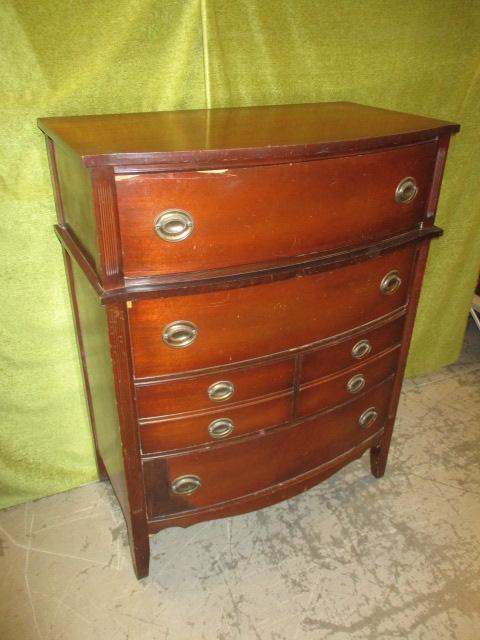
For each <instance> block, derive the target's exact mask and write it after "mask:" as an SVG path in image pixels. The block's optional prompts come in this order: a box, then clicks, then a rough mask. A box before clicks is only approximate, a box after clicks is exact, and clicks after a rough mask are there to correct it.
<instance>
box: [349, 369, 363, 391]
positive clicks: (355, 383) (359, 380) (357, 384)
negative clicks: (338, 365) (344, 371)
mask: <svg viewBox="0 0 480 640" xmlns="http://www.w3.org/2000/svg"><path fill="white" fill-rule="evenodd" d="M365 382H366V380H365V376H364V375H362V374H361V373H359V374H357V375H356V376H353V377H352V378H350V380H349V381H348V382H347V391H348V392H349V393H358V392H359V391H361V390H362V389H363V387H364V386H365Z"/></svg>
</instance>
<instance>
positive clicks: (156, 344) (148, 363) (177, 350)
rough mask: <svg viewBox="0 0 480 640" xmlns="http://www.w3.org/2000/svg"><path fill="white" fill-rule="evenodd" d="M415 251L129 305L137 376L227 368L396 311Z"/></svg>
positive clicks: (404, 293) (401, 302) (409, 248)
mask: <svg viewBox="0 0 480 640" xmlns="http://www.w3.org/2000/svg"><path fill="white" fill-rule="evenodd" d="M415 251H416V248H415V247H414V246H412V245H409V246H407V247H404V248H402V249H398V250H396V251H392V252H389V253H386V254H384V255H381V256H379V257H377V258H373V259H370V260H363V261H361V262H357V263H355V264H351V265H348V266H343V267H339V268H337V269H333V270H330V271H324V272H321V273H317V274H314V275H309V276H303V277H296V278H290V279H288V280H283V281H277V282H273V283H270V284H261V285H257V286H254V287H244V288H240V289H231V290H227V291H215V292H210V293H205V294H195V295H186V296H179V297H169V298H158V299H146V300H137V301H133V303H132V307H131V309H130V310H129V318H130V331H131V337H132V345H133V360H134V367H135V375H136V378H147V377H153V376H158V375H162V374H163V375H168V374H171V373H175V372H181V371H190V370H196V369H203V368H207V367H213V366H219V365H224V366H225V365H228V364H231V363H234V362H241V361H244V360H250V359H255V358H260V357H262V356H267V355H268V354H273V353H279V352H283V351H288V350H290V349H296V348H299V347H302V346H306V345H308V344H311V343H314V342H316V341H320V340H323V339H325V338H328V337H331V336H334V335H337V334H342V333H344V332H346V331H349V330H351V329H352V328H353V327H355V326H360V325H363V324H365V323H367V322H370V321H372V320H374V319H376V318H379V317H382V316H384V315H386V314H389V313H391V312H393V311H395V310H396V309H398V308H400V307H402V306H403V305H404V304H405V302H406V299H407V290H408V285H409V279H410V272H411V269H412V267H413V263H414V254H415Z"/></svg>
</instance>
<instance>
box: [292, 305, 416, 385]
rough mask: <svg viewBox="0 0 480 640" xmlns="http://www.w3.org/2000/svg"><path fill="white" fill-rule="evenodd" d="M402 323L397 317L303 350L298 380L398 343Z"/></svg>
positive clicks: (331, 370)
mask: <svg viewBox="0 0 480 640" xmlns="http://www.w3.org/2000/svg"><path fill="white" fill-rule="evenodd" d="M403 324H404V318H403V317H401V318H398V319H397V320H394V321H393V322H389V323H388V324H385V325H383V326H381V327H378V328H377V329H371V330H369V331H368V330H367V331H362V332H361V333H358V334H357V335H356V336H355V337H354V338H349V339H348V340H343V341H341V342H339V343H336V344H334V345H332V346H329V347H324V348H323V349H316V350H315V351H309V352H308V353H305V354H304V355H303V357H302V372H301V376H300V383H301V384H303V383H305V382H311V381H312V380H317V379H318V378H323V377H324V376H328V375H330V374H332V373H334V372H336V371H342V369H347V368H349V367H353V366H354V365H355V364H359V363H365V364H366V363H368V362H369V361H370V360H371V359H372V358H375V357H376V356H378V354H379V353H381V352H382V351H384V350H386V349H389V348H390V347H393V346H395V345H397V344H400V342H401V339H402V333H403Z"/></svg>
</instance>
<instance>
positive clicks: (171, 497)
mask: <svg viewBox="0 0 480 640" xmlns="http://www.w3.org/2000/svg"><path fill="white" fill-rule="evenodd" d="M391 388H392V383H391V382H390V381H389V382H387V383H385V384H384V385H381V386H379V387H377V388H375V389H374V390H373V391H371V392H370V393H367V394H364V395H363V396H362V397H361V398H358V400H356V401H355V402H352V403H348V404H346V405H343V406H341V407H339V408H338V409H335V410H333V411H330V412H328V413H326V414H322V415H321V416H319V417H318V418H314V419H305V420H304V421H303V422H300V423H298V424H296V425H293V426H289V427H279V428H277V429H272V431H271V432H268V433H266V434H254V435H252V436H251V437H250V438H248V439H246V440H244V441H242V442H234V441H233V440H232V441H231V442H225V443H224V445H222V446H218V447H211V448H209V449H202V450H198V451H194V452H191V453H186V454H183V455H172V456H168V457H166V458H162V459H158V458H157V459H155V458H151V459H144V460H143V473H144V480H145V489H146V498H147V510H148V517H149V518H150V519H154V518H157V517H160V516H162V515H166V514H169V513H178V512H182V511H189V510H192V509H202V508H208V507H210V506H211V505H214V504H219V503H222V502H228V501H229V500H234V499H237V498H240V497H244V496H247V495H249V494H252V493H255V492H257V491H263V490H268V489H269V488H271V487H275V486H276V485H278V484H279V483H282V482H285V481H287V480H289V479H291V478H295V477H296V476H299V475H301V474H303V473H306V472H308V471H311V470H313V469H315V468H316V467H318V466H320V465H322V464H325V463H326V462H329V461H330V460H333V459H334V458H336V457H337V456H339V455H341V454H343V453H345V452H347V451H349V450H350V449H352V448H354V447H355V446H357V445H359V444H361V442H363V441H364V440H366V439H367V438H370V437H371V436H373V435H374V434H375V433H378V432H379V431H380V430H381V429H382V427H383V426H384V423H385V419H386V416H387V409H388V402H389V398H390V392H391Z"/></svg>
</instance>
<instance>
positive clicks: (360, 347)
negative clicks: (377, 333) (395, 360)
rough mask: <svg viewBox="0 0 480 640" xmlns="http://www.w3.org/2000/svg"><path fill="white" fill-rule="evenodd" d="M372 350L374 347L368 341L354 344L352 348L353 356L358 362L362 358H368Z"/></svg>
mask: <svg viewBox="0 0 480 640" xmlns="http://www.w3.org/2000/svg"><path fill="white" fill-rule="evenodd" d="M371 350H372V345H371V344H370V342H369V341H368V340H359V342H357V343H356V344H354V345H353V347H352V356H353V357H354V358H356V359H357V360H360V359H361V358H364V357H365V356H368V354H369V353H370V351H371Z"/></svg>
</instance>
